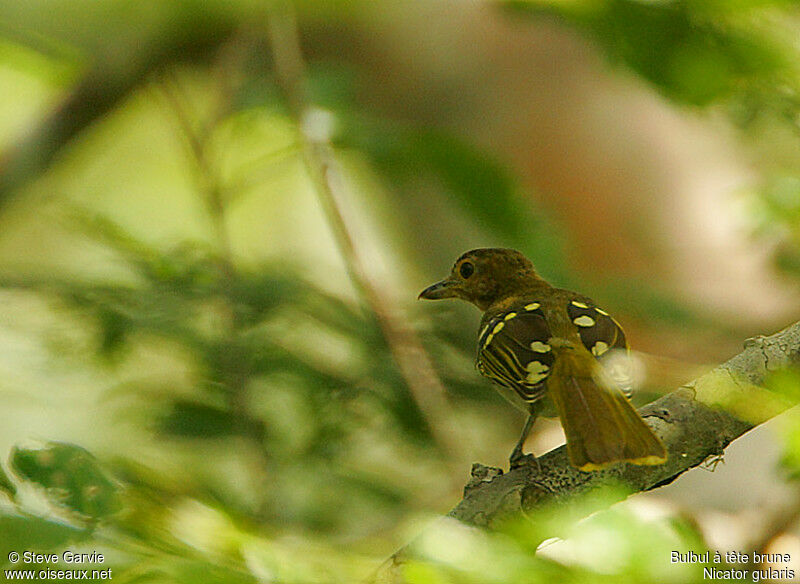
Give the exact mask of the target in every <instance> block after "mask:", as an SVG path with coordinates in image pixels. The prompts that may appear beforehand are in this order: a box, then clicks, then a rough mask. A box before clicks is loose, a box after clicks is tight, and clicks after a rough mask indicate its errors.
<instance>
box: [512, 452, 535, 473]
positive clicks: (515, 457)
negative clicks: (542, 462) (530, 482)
mask: <svg viewBox="0 0 800 584" xmlns="http://www.w3.org/2000/svg"><path fill="white" fill-rule="evenodd" d="M508 463H509V468H510V470H514V469H515V468H520V467H522V466H528V467H536V470H537V471H539V472H541V470H542V467H541V466H539V459H538V458H536V457H535V456H534V455H533V454H523V453H522V452H517V451H514V452H512V453H511V458H509V460H508Z"/></svg>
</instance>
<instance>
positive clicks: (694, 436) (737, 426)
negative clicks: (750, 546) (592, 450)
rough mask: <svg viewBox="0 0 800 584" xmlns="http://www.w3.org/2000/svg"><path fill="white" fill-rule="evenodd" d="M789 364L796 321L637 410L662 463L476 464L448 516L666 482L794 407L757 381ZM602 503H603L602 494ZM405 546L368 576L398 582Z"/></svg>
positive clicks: (798, 327)
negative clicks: (656, 440) (663, 452)
mask: <svg viewBox="0 0 800 584" xmlns="http://www.w3.org/2000/svg"><path fill="white" fill-rule="evenodd" d="M797 366H800V322H798V323H795V324H794V325H792V326H790V327H788V328H786V329H784V330H782V331H781V332H779V333H776V334H774V335H772V336H769V337H755V338H752V339H748V340H747V341H746V342H745V348H744V351H742V352H741V353H739V354H738V355H736V356H735V357H733V358H732V359H730V360H729V361H727V362H726V363H723V364H722V365H720V366H719V367H717V368H716V369H714V370H712V371H710V372H709V373H707V374H705V375H703V376H702V377H699V378H697V379H695V380H694V381H692V382H690V383H688V384H686V385H684V386H682V387H680V388H679V389H677V390H675V391H673V392H672V393H669V394H667V395H665V396H663V397H661V398H659V399H657V400H656V401H654V402H652V403H650V404H648V405H646V406H645V407H643V408H641V409H640V410H639V411H640V413H641V414H642V416H643V417H644V419H645V420H646V421H647V423H648V424H649V425H650V426H651V427H652V428H653V430H654V431H655V432H656V434H657V435H658V436H659V437H660V438H661V439H662V440H663V441H664V444H665V445H666V447H667V450H668V452H669V458H668V460H667V462H666V463H665V464H663V465H658V466H636V465H631V464H618V465H614V466H613V467H611V468H608V469H605V470H602V471H597V472H581V471H579V470H577V469H576V468H575V467H573V466H572V465H570V463H569V461H568V459H567V452H566V448H565V447H564V446H562V447H560V448H557V449H555V450H552V451H550V452H548V453H547V454H545V455H543V456H541V457H540V458H539V463H540V465H541V471H539V470H537V469H536V468H535V467H522V468H517V469H515V470H512V471H511V472H508V473H505V474H503V473H502V471H501V470H500V469H495V468H491V467H486V466H483V465H480V464H476V465H474V466H473V469H472V478H471V480H470V481H469V483H468V484H467V486H466V487H465V489H464V498H463V499H462V500H461V502H460V503H458V505H456V506H455V507H454V508H453V509H452V510H451V511H450V512H449V513H448V516H449V517H450V518H454V519H457V520H458V521H461V522H462V523H465V524H468V525H472V526H476V527H485V528H489V529H492V528H493V527H498V526H500V525H501V524H502V523H504V522H505V521H507V520H511V519H514V518H516V517H519V516H520V515H521V514H527V513H530V512H532V511H534V510H535V509H537V508H539V507H543V506H545V505H548V504H553V503H555V504H563V503H568V502H569V501H570V500H574V499H575V498H577V497H581V496H583V495H585V494H588V493H590V492H591V491H592V490H595V489H599V488H602V487H605V486H612V485H614V486H618V485H620V484H622V485H624V486H625V487H627V489H628V492H629V493H635V492H639V491H647V490H650V489H655V488H657V487H659V486H662V485H665V484H668V483H670V482H672V481H674V480H675V479H676V478H677V477H678V476H680V475H681V474H683V473H684V472H686V471H687V470H689V469H691V468H693V467H695V466H698V465H699V464H701V463H702V462H703V461H704V460H706V459H708V458H709V457H711V456H714V455H720V454H722V452H723V451H724V449H725V448H726V447H727V446H728V444H730V443H731V442H732V441H733V440H735V439H736V438H738V437H739V436H741V435H742V434H744V433H745V432H747V431H748V430H750V429H752V428H754V427H755V426H757V425H759V424H761V423H763V422H765V421H767V420H768V419H770V418H772V417H774V416H776V415H778V414H779V413H781V412H783V411H784V410H786V409H788V408H789V407H791V406H793V405H795V403H796V402H795V401H793V400H792V399H789V398H788V397H787V396H783V395H778V394H776V393H773V392H770V391H767V390H766V389H763V388H762V387H760V386H761V385H763V383H764V381H765V379H766V378H767V376H768V375H769V374H770V373H771V372H773V371H778V370H783V369H787V368H790V367H797ZM616 492H619V491H616ZM623 497H624V495H620V498H623ZM603 501H604V502H605V504H608V503H609V499H607V498H604V499H603ZM408 550H409V547H406V548H403V549H401V550H400V551H398V552H397V553H396V554H394V555H393V556H392V557H391V558H389V560H387V561H386V562H385V563H384V565H383V566H381V568H380V569H379V571H378V572H377V573H376V574H375V576H374V577H373V580H372V581H373V582H381V583H399V582H403V581H404V580H403V578H402V572H403V564H404V563H405V562H406V561H407V560H408V558H409V554H410V552H409V551H408Z"/></svg>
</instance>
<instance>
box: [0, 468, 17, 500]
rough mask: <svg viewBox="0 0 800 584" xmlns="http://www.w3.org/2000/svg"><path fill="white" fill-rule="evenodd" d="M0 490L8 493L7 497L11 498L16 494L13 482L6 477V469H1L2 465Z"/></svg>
mask: <svg viewBox="0 0 800 584" xmlns="http://www.w3.org/2000/svg"><path fill="white" fill-rule="evenodd" d="M0 491H3V492H4V493H8V495H9V497H11V498H12V499H13V498H14V496H15V495H16V494H17V487H15V486H14V483H12V482H11V479H9V478H8V475H7V474H6V471H4V470H3V467H2V466H0Z"/></svg>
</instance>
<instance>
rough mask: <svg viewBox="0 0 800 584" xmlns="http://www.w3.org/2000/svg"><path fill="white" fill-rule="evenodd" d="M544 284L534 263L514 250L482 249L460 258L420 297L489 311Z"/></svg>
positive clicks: (474, 250) (469, 252)
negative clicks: (454, 300)
mask: <svg viewBox="0 0 800 584" xmlns="http://www.w3.org/2000/svg"><path fill="white" fill-rule="evenodd" d="M532 281H541V280H540V279H539V278H538V276H537V275H536V272H535V270H534V269H533V264H532V263H531V261H530V260H529V259H528V258H526V257H525V256H524V255H522V254H521V253H520V252H518V251H517V250H515V249H505V248H481V249H473V250H471V251H468V252H466V253H464V254H462V255H461V257H459V258H458V259H457V260H456V263H455V264H454V265H453V269H452V271H451V272H450V275H449V276H448V277H447V278H445V279H444V280H442V281H441V282H437V283H436V284H433V285H432V286H428V287H427V288H425V290H423V291H422V292H421V293H420V295H419V297H420V298H422V299H426V300H439V299H442V298H461V299H462V300H466V301H467V302H471V303H473V304H474V305H475V306H477V307H478V308H480V309H481V310H486V309H487V308H489V307H490V306H492V305H493V304H495V303H496V302H499V301H501V300H504V299H505V298H507V297H510V296H513V295H514V294H516V293H518V292H520V291H522V290H524V289H525V288H526V287H529V286H530V284H531V282H532Z"/></svg>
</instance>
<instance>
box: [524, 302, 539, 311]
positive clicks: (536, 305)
mask: <svg viewBox="0 0 800 584" xmlns="http://www.w3.org/2000/svg"><path fill="white" fill-rule="evenodd" d="M540 306H541V304H539V303H538V302H531V303H530V304H528V305H526V306H525V310H536V309H537V308H539V307H540Z"/></svg>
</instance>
